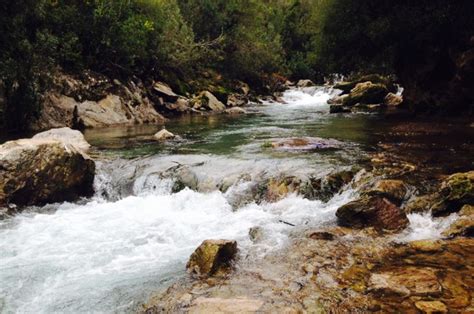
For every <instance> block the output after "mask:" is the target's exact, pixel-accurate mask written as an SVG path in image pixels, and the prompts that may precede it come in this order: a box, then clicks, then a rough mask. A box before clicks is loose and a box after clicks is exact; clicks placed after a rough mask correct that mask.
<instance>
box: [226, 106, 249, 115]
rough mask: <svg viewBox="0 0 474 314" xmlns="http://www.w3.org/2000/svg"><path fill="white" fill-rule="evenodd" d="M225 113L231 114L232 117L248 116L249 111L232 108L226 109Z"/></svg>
mask: <svg viewBox="0 0 474 314" xmlns="http://www.w3.org/2000/svg"><path fill="white" fill-rule="evenodd" d="M225 113H227V114H230V115H238V114H246V113H247V111H246V110H245V109H243V108H240V107H232V108H229V109H226V110H225Z"/></svg>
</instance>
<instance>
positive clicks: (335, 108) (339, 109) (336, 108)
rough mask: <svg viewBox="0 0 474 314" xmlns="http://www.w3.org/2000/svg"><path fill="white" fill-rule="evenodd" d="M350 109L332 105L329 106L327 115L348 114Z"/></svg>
mask: <svg viewBox="0 0 474 314" xmlns="http://www.w3.org/2000/svg"><path fill="white" fill-rule="evenodd" d="M348 112H351V108H349V107H346V106H343V105H342V104H333V105H330V106H329V113H348Z"/></svg>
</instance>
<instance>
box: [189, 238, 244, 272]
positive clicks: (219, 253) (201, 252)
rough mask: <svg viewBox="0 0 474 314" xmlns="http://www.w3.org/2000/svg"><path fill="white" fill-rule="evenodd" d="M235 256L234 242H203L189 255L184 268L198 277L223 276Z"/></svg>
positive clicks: (235, 243) (235, 247)
mask: <svg viewBox="0 0 474 314" xmlns="http://www.w3.org/2000/svg"><path fill="white" fill-rule="evenodd" d="M236 255H237V242H236V241H230V240H205V241H204V242H203V243H202V244H201V245H200V246H199V247H198V248H197V249H196V250H195V251H194V253H193V254H192V255H191V257H190V258H189V261H188V263H187V265H186V268H187V270H188V272H190V273H192V274H195V275H198V276H214V275H220V274H225V273H226V272H228V271H229V270H230V268H231V263H232V261H233V260H234V259H235V257H236Z"/></svg>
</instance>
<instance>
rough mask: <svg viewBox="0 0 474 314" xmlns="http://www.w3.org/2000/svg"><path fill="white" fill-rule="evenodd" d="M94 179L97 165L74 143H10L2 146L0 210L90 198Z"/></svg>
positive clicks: (40, 140)
mask: <svg viewBox="0 0 474 314" xmlns="http://www.w3.org/2000/svg"><path fill="white" fill-rule="evenodd" d="M65 132H66V131H65ZM51 133H52V134H55V132H54V131H52V132H51ZM56 135H57V134H56ZM76 139H77V138H76ZM79 143H81V144H82V146H84V147H85V145H84V143H82V142H80V141H79ZM79 147H81V145H79ZM94 175H95V164H94V161H92V160H91V159H90V158H89V157H88V156H87V155H85V154H84V153H83V151H81V150H79V149H78V148H77V147H76V146H74V145H72V144H71V143H67V142H62V141H59V140H57V139H55V138H47V137H44V138H42V136H38V137H37V138H33V139H21V140H17V141H11V142H7V143H5V144H3V145H1V146H0V206H3V205H6V204H8V203H14V204H17V205H20V206H26V205H39V204H44V203H49V202H60V201H72V200H74V199H76V198H77V197H80V196H89V195H91V194H92V193H93V181H94Z"/></svg>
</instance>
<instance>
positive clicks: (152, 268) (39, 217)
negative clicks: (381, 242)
mask: <svg viewBox="0 0 474 314" xmlns="http://www.w3.org/2000/svg"><path fill="white" fill-rule="evenodd" d="M333 94H334V91H333V90H332V89H331V88H329V87H313V88H306V89H292V90H289V91H287V92H285V93H284V94H283V97H282V99H283V102H263V103H262V104H254V105H252V106H250V107H249V108H248V111H249V114H248V115H245V116H239V117H234V116H222V115H221V116H186V117H183V118H179V119H173V120H171V121H170V122H169V123H168V124H167V128H168V129H169V130H170V131H172V132H174V133H175V134H178V135H180V136H181V139H180V140H177V141H172V142H169V143H158V142H156V141H154V140H153V139H152V137H151V136H152V135H153V134H154V133H155V132H156V131H158V130H159V129H160V128H161V127H159V126H135V127H117V128H109V129H106V130H88V131H86V132H85V135H86V138H87V140H88V141H89V142H90V143H91V144H92V145H93V147H94V149H93V152H92V155H93V156H94V158H95V159H96V160H97V167H98V170H97V176H96V182H95V188H96V194H95V196H94V197H93V198H91V199H83V200H80V201H78V202H76V203H62V204H50V205H47V206H44V207H32V208H28V209H27V210H25V211H24V212H23V213H22V214H19V215H17V216H15V217H13V218H9V219H6V220H3V221H0V247H1V253H0V282H1V286H0V311H1V312H2V313H13V312H21V313H72V312H74V313H75V312H107V313H114V312H119V313H122V312H133V311H135V310H136V309H138V308H139V307H140V305H141V304H142V303H144V302H146V300H147V298H148V297H149V296H150V295H151V294H152V293H153V292H156V291H157V290H159V289H161V288H163V287H166V286H167V285H169V284H170V283H171V282H173V281H174V280H176V279H177V278H180V277H182V276H184V275H185V271H184V268H185V263H186V261H187V258H188V257H189V255H190V254H191V253H192V252H193V250H194V249H195V248H196V247H197V246H198V245H199V244H200V243H201V242H202V241H203V240H205V239H212V238H225V239H235V240H237V241H238V243H239V247H240V249H241V252H243V253H242V254H247V255H248V256H250V258H261V257H262V256H264V255H265V254H266V253H268V252H270V251H274V250H278V249H279V248H282V247H283V246H284V245H285V244H286V243H287V241H288V235H289V234H290V233H291V232H292V231H293V230H294V229H295V227H293V226H291V225H295V226H296V228H297V227H298V226H308V225H327V224H335V222H336V219H335V215H334V213H335V210H336V209H337V208H338V207H339V206H341V205H343V204H344V203H347V202H348V201H350V200H351V199H353V198H354V197H355V196H356V195H357V192H356V191H353V190H352V189H350V188H346V189H344V190H343V191H342V192H341V193H340V194H337V195H336V196H334V197H333V198H332V199H331V200H329V201H328V202H326V203H325V202H322V201H320V200H309V199H305V198H303V197H302V196H298V195H295V194H290V195H288V196H287V197H285V198H283V199H281V200H277V201H276V202H265V201H263V202H257V200H255V199H252V195H253V194H252V193H251V191H252V187H253V186H254V185H253V184H254V183H255V182H258V181H259V180H261V179H262V178H268V177H275V176H282V175H283V176H285V175H292V176H315V177H323V176H324V175H326V174H328V173H330V172H331V171H335V170H341V169H350V168H351V167H352V166H354V165H356V164H359V163H363V162H364V160H366V159H367V156H368V153H370V152H373V151H374V150H375V149H376V146H377V144H378V143H379V142H380V140H381V139H383V140H386V141H387V140H389V141H390V140H393V141H395V142H398V140H397V136H399V135H400V134H399V133H396V134H392V135H390V134H387V133H385V130H387V125H386V122H384V120H383V119H381V118H380V116H378V115H369V114H359V115H330V114H329V113H328V112H329V107H328V105H327V104H326V101H327V100H328V99H329V98H330V97H331V96H332V95H333ZM450 130H451V129H450ZM443 134H444V133H443ZM443 134H441V135H435V136H431V133H430V134H428V135H427V134H425V133H423V134H421V136H418V137H415V138H416V141H415V142H416V143H417V144H419V143H425V144H426V139H425V137H426V136H431V137H430V138H435V137H437V139H436V140H437V141H438V142H437V143H438V144H439V143H445V142H446V143H448V144H449V145H448V144H446V143H445V144H446V145H447V146H440V147H441V148H440V152H442V153H443V154H444V155H443V156H442V157H440V159H437V160H432V163H433V165H434V168H436V167H441V166H440V165H443V166H446V165H447V166H446V167H451V168H450V169H449V170H457V169H456V165H460V164H461V165H465V166H466V167H469V166H470V164H469V163H471V164H472V161H471V162H469V161H465V162H464V163H462V162H461V163H458V162H456V163H455V164H454V163H453V166H450V164H449V162H448V161H452V158H450V155H449V154H450V152H452V149H458V150H457V152H459V149H467V152H468V153H469V152H471V146H472V145H471V144H472V143H471V142H469V143H468V144H469V147H468V148H466V147H465V146H463V143H465V142H466V140H465V139H466V138H469V137H470V136H471V135H472V131H470V130H468V131H465V132H464V133H462V134H461V135H460V136H458V138H457V139H455V140H453V136H452V134H451V133H449V135H446V136H445V137H443ZM418 135H419V134H418ZM387 136H388V138H389V139H387ZM293 137H298V138H300V137H310V138H315V137H317V138H325V139H331V140H334V141H337V143H338V147H337V149H323V150H288V149H273V148H271V147H269V145H268V143H269V142H272V141H274V140H275V139H281V138H293ZM411 139H413V138H411ZM393 141H392V142H393ZM406 141H407V142H409V139H406ZM439 145H441V144H439ZM453 147H455V148H453ZM423 149H427V148H426V146H423V147H421V148H420V146H419V145H418V146H417V145H411V146H410V145H409V146H408V147H407V148H406V150H407V151H406V153H407V154H409V153H410V152H413V151H416V152H420V151H421V153H418V154H417V156H424V155H423ZM446 154H447V156H446ZM440 155H441V153H440ZM458 155H459V154H456V156H458ZM420 158H421V157H420ZM467 160H468V159H467ZM183 169H185V170H183ZM173 171H176V172H180V175H181V176H184V180H187V181H192V183H193V184H194V185H195V188H194V189H193V190H191V189H188V188H185V189H183V190H180V191H179V192H174V193H173V189H174V187H175V183H176V176H175V173H174V172H173ZM167 173H170V175H169V176H167V175H164V174H167ZM181 179H183V178H182V177H181ZM224 186H225V188H224ZM410 219H411V222H412V225H411V227H410V228H409V231H407V232H406V234H405V235H404V236H405V237H407V238H409V239H417V238H429V237H436V236H438V235H439V232H440V230H441V229H442V228H444V226H445V225H447V222H446V220H440V221H433V220H432V219H431V217H429V216H422V215H415V216H412V217H411V218H410ZM448 219H452V217H451V218H448ZM282 221H283V223H282ZM284 222H288V223H290V224H291V225H290V224H288V223H284ZM255 226H259V227H261V228H262V229H263V230H264V231H265V235H266V236H265V239H264V241H262V242H260V243H258V244H254V243H252V242H251V241H250V239H249V236H248V232H249V229H250V228H252V227H255Z"/></svg>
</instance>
